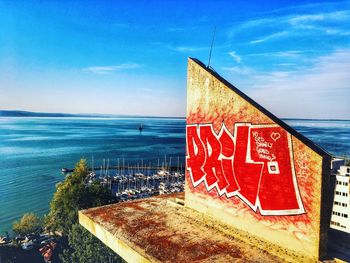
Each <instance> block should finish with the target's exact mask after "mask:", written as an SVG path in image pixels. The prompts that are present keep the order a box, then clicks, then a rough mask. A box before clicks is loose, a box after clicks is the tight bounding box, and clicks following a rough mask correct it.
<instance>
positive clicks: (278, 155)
mask: <svg viewBox="0 0 350 263" xmlns="http://www.w3.org/2000/svg"><path fill="white" fill-rule="evenodd" d="M234 135H235V137H233V135H232V134H231V133H230V132H229V131H228V130H227V129H226V127H225V125H223V126H222V128H221V131H220V132H219V134H216V133H215V131H214V130H213V128H212V125H210V124H200V125H188V126H187V135H186V136H187V157H186V162H187V169H188V171H189V174H190V176H191V180H192V183H193V185H194V187H196V186H197V185H199V184H200V183H202V182H204V183H205V186H206V188H207V190H208V191H210V190H211V189H213V188H216V190H217V192H218V194H219V195H224V194H225V195H226V196H227V197H228V198H231V197H233V196H237V197H239V198H240V199H242V201H243V202H245V203H246V204H247V205H248V206H249V207H250V208H252V209H253V210H254V211H255V212H257V211H258V210H259V211H260V213H261V214H262V215H295V214H302V213H305V210H304V207H303V204H302V201H301V197H300V193H299V189H298V185H297V180H296V176H295V171H294V162H293V154H292V145H291V138H290V135H289V134H288V133H287V132H286V131H285V130H283V129H282V128H281V127H279V126H277V125H252V124H248V123H246V124H236V125H235V132H234Z"/></svg>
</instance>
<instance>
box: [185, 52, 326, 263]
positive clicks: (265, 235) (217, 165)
mask: <svg viewBox="0 0 350 263" xmlns="http://www.w3.org/2000/svg"><path fill="white" fill-rule="evenodd" d="M186 131H187V135H186V136H187V156H186V165H187V167H186V168H187V169H186V189H185V203H186V206H188V207H190V208H192V209H195V210H197V211H200V212H205V213H207V214H209V215H211V216H213V217H214V218H216V219H218V220H220V221H222V222H224V223H227V224H229V225H232V226H234V227H236V228H239V229H242V230H245V231H247V232H249V233H251V234H253V235H255V236H258V237H260V238H261V239H264V240H268V241H270V242H272V243H274V244H278V245H280V246H281V247H285V248H288V249H291V250H293V251H296V252H297V253H300V254H302V255H305V256H306V257H308V258H310V259H313V260H318V259H319V258H320V257H322V256H323V255H324V254H325V253H326V250H325V245H326V241H327V230H328V224H329V216H328V215H329V204H328V203H327V201H328V192H329V175H328V174H327V173H328V171H329V156H328V155H327V154H326V153H325V152H323V151H322V150H321V149H319V148H318V147H317V146H315V145H314V144H313V143H312V142H310V141H309V140H308V139H306V138H304V137H303V136H301V135H300V134H298V133H297V132H295V131H294V130H293V129H291V128H290V127H288V126H287V125H286V124H284V123H283V122H282V121H281V120H279V119H278V118H276V117H275V116H274V115H272V114H271V113H269V112H268V111H266V110H265V109H263V108H262V107H261V106H259V105H258V104H256V103H255V102H254V101H252V100H251V99H249V98H248V97H247V96H246V95H244V94H242V93H241V92H240V91H239V90H237V89H236V88H235V87H233V86H232V85H231V84H229V83H227V82H226V81H225V80H224V79H222V78H221V77H220V76H219V75H217V74H216V73H214V72H212V71H211V70H208V69H206V68H205V67H204V66H203V65H202V64H201V63H200V62H199V61H196V60H192V59H189V62H188V79H187V127H186ZM322 201H323V203H322Z"/></svg>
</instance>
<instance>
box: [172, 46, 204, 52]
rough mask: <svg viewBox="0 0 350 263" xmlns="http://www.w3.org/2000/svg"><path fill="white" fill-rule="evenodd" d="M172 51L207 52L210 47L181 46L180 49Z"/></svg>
mask: <svg viewBox="0 0 350 263" xmlns="http://www.w3.org/2000/svg"><path fill="white" fill-rule="evenodd" d="M171 49H173V50H175V51H179V52H197V51H202V50H207V49H209V47H194V46H193V47H191V46H179V47H171Z"/></svg>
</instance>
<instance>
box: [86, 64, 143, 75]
mask: <svg viewBox="0 0 350 263" xmlns="http://www.w3.org/2000/svg"><path fill="white" fill-rule="evenodd" d="M140 67H141V65H140V64H137V63H124V64H120V65H113V66H91V67H87V68H83V71H86V72H91V73H95V74H101V75H103V74H110V73H113V72H115V71H122V70H129V69H136V68H140Z"/></svg>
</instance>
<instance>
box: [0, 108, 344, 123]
mask: <svg viewBox="0 0 350 263" xmlns="http://www.w3.org/2000/svg"><path fill="white" fill-rule="evenodd" d="M0 117H43V118H45V117H51V118H148V119H160V118H162V119H184V120H185V119H186V117H181V116H178V117H176V116H147V115H122V114H100V113H78V114H72V113H48V112H32V111H20V110H0ZM280 119H282V120H285V121H294V120H295V121H300V120H303V121H350V120H348V119H315V118H280Z"/></svg>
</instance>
